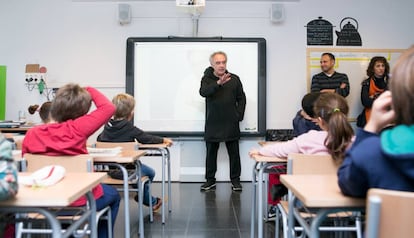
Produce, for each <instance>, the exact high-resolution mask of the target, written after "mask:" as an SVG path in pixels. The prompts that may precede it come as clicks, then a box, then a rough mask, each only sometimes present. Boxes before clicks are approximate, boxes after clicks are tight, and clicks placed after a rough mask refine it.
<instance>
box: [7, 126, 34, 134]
mask: <svg viewBox="0 0 414 238" xmlns="http://www.w3.org/2000/svg"><path fill="white" fill-rule="evenodd" d="M32 127H33V126H20V127H14V128H0V132H2V133H20V134H26V132H27V131H28V130H30V129H31V128H32Z"/></svg>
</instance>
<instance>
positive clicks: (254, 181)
mask: <svg viewBox="0 0 414 238" xmlns="http://www.w3.org/2000/svg"><path fill="white" fill-rule="evenodd" d="M257 164H258V163H257V162H256V163H255V164H254V166H253V170H252V207H251V214H250V238H254V237H255V236H254V227H255V222H254V220H255V219H256V183H257V181H256V167H257Z"/></svg>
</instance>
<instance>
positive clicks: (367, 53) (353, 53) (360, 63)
mask: <svg viewBox="0 0 414 238" xmlns="http://www.w3.org/2000/svg"><path fill="white" fill-rule="evenodd" d="M403 51H404V49H359V48H358V49H356V48H307V54H306V55H307V85H308V90H310V85H311V80H312V76H313V75H315V74H317V73H320V72H321V69H320V63H319V61H320V58H321V55H322V53H325V52H331V53H332V54H334V55H335V59H336V61H335V71H337V72H339V73H345V74H347V75H348V79H349V84H350V93H349V95H348V96H347V97H346V99H347V101H348V104H349V108H350V112H349V120H350V121H351V122H353V121H355V120H356V117H357V116H358V114H359V113H361V111H362V109H363V107H362V103H361V83H362V81H363V80H364V79H366V78H368V76H367V74H366V70H367V68H368V64H369V61H370V60H371V58H372V57H374V56H384V57H385V58H386V59H387V61H388V63H389V64H390V67H391V68H392V66H393V65H394V63H395V62H396V60H397V59H398V57H399V56H400V54H401V53H402V52H403Z"/></svg>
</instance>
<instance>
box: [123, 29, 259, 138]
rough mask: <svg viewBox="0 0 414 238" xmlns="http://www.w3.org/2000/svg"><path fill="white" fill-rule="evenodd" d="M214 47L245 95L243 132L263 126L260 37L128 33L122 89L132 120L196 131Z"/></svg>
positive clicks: (179, 132) (169, 131) (147, 126)
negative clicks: (132, 104)
mask: <svg viewBox="0 0 414 238" xmlns="http://www.w3.org/2000/svg"><path fill="white" fill-rule="evenodd" d="M215 51H224V52H225V53H226V54H227V58H228V59H227V69H228V71H229V72H230V73H234V74H236V75H238V76H239V77H240V80H241V82H242V84H243V89H244V92H245V94H246V99H247V100H246V102H247V103H246V112H245V114H244V115H245V116H244V120H243V121H242V122H241V123H240V131H241V134H242V136H263V135H264V134H265V131H266V128H265V127H266V41H265V40H264V39H263V38H221V37H217V38H180V37H178V38H176V37H170V38H129V39H128V40H127V68H126V92H127V93H129V94H131V95H133V96H134V97H135V100H136V106H135V116H134V124H135V125H136V126H138V127H139V128H141V129H143V130H144V131H148V132H151V133H154V134H159V135H164V136H201V135H203V133H204V122H205V98H203V97H201V96H200V94H199V88H200V83H201V78H202V76H203V74H204V70H205V69H206V68H207V67H209V66H210V62H209V57H210V55H211V54H212V53H213V52H215Z"/></svg>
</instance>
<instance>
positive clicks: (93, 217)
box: [53, 191, 98, 238]
mask: <svg viewBox="0 0 414 238" xmlns="http://www.w3.org/2000/svg"><path fill="white" fill-rule="evenodd" d="M86 198H87V199H88V203H89V209H90V210H91V215H90V218H89V221H90V223H89V225H90V226H91V238H97V237H98V228H97V226H96V202H95V198H94V196H93V194H92V192H91V191H89V192H88V193H86ZM53 237H55V236H53Z"/></svg>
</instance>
